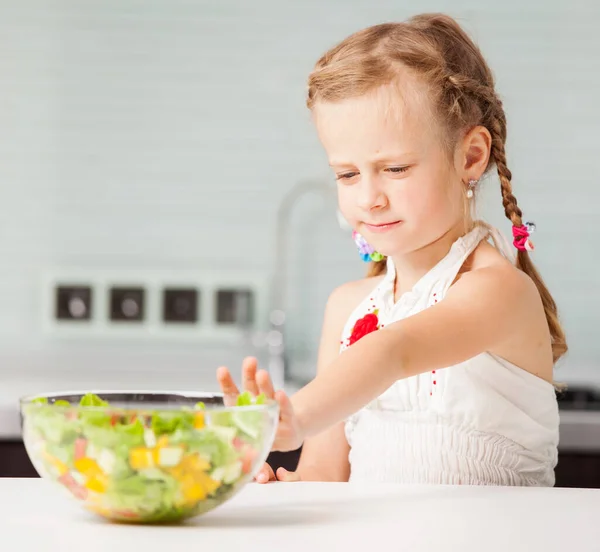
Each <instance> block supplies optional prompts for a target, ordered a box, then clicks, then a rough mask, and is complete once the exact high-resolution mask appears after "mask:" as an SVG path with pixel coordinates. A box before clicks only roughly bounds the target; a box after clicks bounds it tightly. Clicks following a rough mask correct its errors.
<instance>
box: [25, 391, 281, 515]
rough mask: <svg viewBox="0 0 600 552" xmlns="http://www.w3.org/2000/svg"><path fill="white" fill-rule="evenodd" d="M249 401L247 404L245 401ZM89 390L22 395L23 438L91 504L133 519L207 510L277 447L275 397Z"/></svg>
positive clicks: (46, 468) (49, 475)
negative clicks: (257, 399) (231, 402)
mask: <svg viewBox="0 0 600 552" xmlns="http://www.w3.org/2000/svg"><path fill="white" fill-rule="evenodd" d="M248 403H250V404H248ZM238 404H243V405H242V406H225V405H224V400H223V395H220V394H207V393H176V392H154V391H149V392H146V391H138V392H126V391H92V392H86V393H79V392H69V393H53V394H50V395H37V396H29V397H24V398H22V399H21V401H20V412H21V425H22V433H23V442H24V445H25V448H26V450H27V454H28V455H29V458H30V460H31V462H32V464H33V466H34V467H35V469H36V471H37V472H38V473H39V474H40V476H41V477H43V478H46V479H49V480H51V481H54V482H56V483H57V484H58V485H60V487H62V488H63V489H64V490H65V491H66V492H67V493H68V494H69V495H70V496H72V497H74V498H75V499H77V500H78V501H79V502H80V503H81V504H82V505H83V506H84V507H86V508H87V509H89V510H91V511H92V512H95V513H96V514H99V515H101V516H103V517H105V518H108V519H110V520H114V521H121V522H129V523H161V522H162V523H164V522H173V521H180V520H183V519H185V518H190V517H193V516H197V515H200V514H203V513H205V512H208V511H210V510H212V509H214V508H216V507H217V506H219V505H221V504H222V503H224V502H225V501H227V500H229V499H230V498H231V497H233V496H234V495H235V494H236V493H237V492H239V491H240V490H241V489H242V488H243V487H244V485H246V483H248V482H249V481H251V480H252V479H253V477H254V475H255V474H256V472H257V471H258V469H259V468H260V466H261V465H262V464H263V463H264V462H265V460H266V459H267V456H268V454H269V452H270V450H271V446H272V444H273V440H274V437H275V430H276V427H277V420H278V416H279V406H278V404H277V402H275V401H265V402H264V403H262V404H254V402H253V401H251V400H250V398H249V396H246V398H245V401H240V399H238Z"/></svg>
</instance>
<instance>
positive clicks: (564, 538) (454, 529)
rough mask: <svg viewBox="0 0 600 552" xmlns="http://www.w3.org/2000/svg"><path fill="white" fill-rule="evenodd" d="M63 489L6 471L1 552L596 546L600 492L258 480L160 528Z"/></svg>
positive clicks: (459, 551)
mask: <svg viewBox="0 0 600 552" xmlns="http://www.w3.org/2000/svg"><path fill="white" fill-rule="evenodd" d="M57 491H58V489H56V488H53V487H51V486H50V484H49V483H47V482H46V481H42V480H39V479H0V538H1V539H2V541H1V542H2V543H3V544H2V545H1V546H0V548H1V549H2V550H4V549H6V550H11V551H18V552H21V551H23V552H25V551H26V552H29V551H36V550H37V551H40V552H41V551H43V552H54V551H56V552H70V551H73V552H96V551H98V552H100V551H102V552H120V551H127V552H159V551H160V552H166V551H170V550H174V551H186V550H190V551H191V550H194V551H202V552H204V551H211V552H213V551H228V550H232V551H234V550H235V551H237V550H240V551H242V552H254V551H260V552H269V551H271V550H273V551H278V552H279V551H281V552H293V551H301V552H315V551H316V550H327V551H333V552H346V551H349V550H354V549H361V550H365V547H368V550H382V551H383V550H385V551H386V552H387V551H395V550H399V551H400V550H401V551H406V552H421V551H427V552H437V551H452V552H455V551H456V552H483V551H485V552H492V551H500V550H501V551H510V552H517V551H519V552H520V551H527V552H554V551H556V552H558V551H560V552H565V551H569V552H580V551H588V550H589V551H592V550H593V551H600V490H590V489H587V490H586V489H533V488H502V487H496V488H492V487H449V486H448V487H441V486H440V487H437V486H436V487H433V486H423V487H414V486H394V485H367V486H365V485H358V484H348V483H276V484H269V485H258V484H256V483H252V484H250V485H248V486H247V487H246V488H245V489H243V490H242V492H241V493H240V494H238V495H237V496H236V497H234V498H233V499H232V500H231V501H230V502H228V503H226V504H225V505H223V506H221V507H220V508H218V509H216V510H213V511H212V512H210V513H209V514H206V515H205V516H201V517H198V518H196V519H193V520H189V521H188V522H187V523H185V524H184V525H181V526H162V527H161V526H133V525H119V524H113V523H110V522H107V521H104V520H103V519H101V518H98V517H95V516H94V515H93V514H90V513H88V512H87V511H85V510H83V509H82V508H80V506H79V505H78V504H77V503H76V502H75V501H74V500H71V499H70V498H69V497H64V496H63V495H62V494H61V493H60V492H57ZM10 539H14V540H13V541H12V542H11V540H10ZM9 543H10V546H9Z"/></svg>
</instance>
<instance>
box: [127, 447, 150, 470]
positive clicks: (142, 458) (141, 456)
mask: <svg viewBox="0 0 600 552" xmlns="http://www.w3.org/2000/svg"><path fill="white" fill-rule="evenodd" d="M129 464H130V465H131V467H132V468H133V469H134V470H143V469H144V468H152V467H154V464H155V462H154V450H152V449H149V448H146V447H137V448H134V449H131V450H130V451H129Z"/></svg>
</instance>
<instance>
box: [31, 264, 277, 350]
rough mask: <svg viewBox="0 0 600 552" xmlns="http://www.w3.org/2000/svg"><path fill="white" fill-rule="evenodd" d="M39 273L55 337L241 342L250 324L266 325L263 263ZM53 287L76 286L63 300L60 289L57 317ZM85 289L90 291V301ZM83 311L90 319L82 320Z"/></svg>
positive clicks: (45, 322) (47, 324)
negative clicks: (253, 266)
mask: <svg viewBox="0 0 600 552" xmlns="http://www.w3.org/2000/svg"><path fill="white" fill-rule="evenodd" d="M41 280H42V282H41V284H42V287H41V297H40V305H42V310H41V313H40V316H41V319H42V326H43V331H44V333H45V334H46V335H48V336H50V337H51V338H54V339H67V340H79V341H82V342H88V343H89V342H90V340H109V341H110V342H126V341H134V340H135V341H138V342H140V341H144V340H153V341H163V342H165V343H168V342H175V343H176V342H180V343H193V344H197V343H199V342H200V343H202V342H203V343H208V344H210V345H211V346H213V345H214V346H216V345H218V344H222V345H223V346H227V347H229V346H231V344H232V343H236V342H240V343H246V341H245V340H247V339H248V331H249V330H251V331H252V332H261V331H268V329H269V327H270V325H269V293H268V286H269V282H270V279H269V278H268V274H266V273H265V271H264V270H250V269H243V270H241V269H239V268H232V269H230V270H226V269H223V268H222V267H220V268H214V269H210V268H202V269H187V270H186V269H181V268H178V269H177V270H174V269H166V268H164V269H135V268H132V269H114V268H106V269H104V268H100V267H94V268H90V267H77V266H75V267H66V266H63V267H55V268H50V269H48V270H47V271H46V272H45V273H43V274H42V278H41ZM58 288H70V289H72V290H76V291H77V294H80V293H81V295H77V294H76V295H75V300H74V301H71V304H70V306H69V299H73V296H71V295H69V294H68V293H64V292H63V294H62V295H61V297H62V299H61V301H62V303H61V307H60V312H61V314H60V317H61V318H59V299H58ZM80 288H81V289H80ZM85 288H89V290H90V295H89V301H88V296H87V292H86V293H83V291H84V289H85ZM194 295H195V299H194ZM79 299H81V300H82V301H79ZM82 303H83V304H85V308H86V311H85V312H84V308H83V305H82ZM88 305H89V306H88ZM77 316H80V318H76V317H77ZM64 317H69V319H70V320H75V322H69V321H67V318H64ZM86 317H89V320H88V321H87V323H84V322H83V320H84V319H86Z"/></svg>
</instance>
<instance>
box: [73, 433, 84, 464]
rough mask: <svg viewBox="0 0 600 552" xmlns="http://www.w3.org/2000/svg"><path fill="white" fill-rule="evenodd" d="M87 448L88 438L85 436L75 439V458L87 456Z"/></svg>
mask: <svg viewBox="0 0 600 552" xmlns="http://www.w3.org/2000/svg"><path fill="white" fill-rule="evenodd" d="M86 449H87V440H86V439H84V438H83V437H79V438H77V439H76V440H75V460H79V459H80V458H84V457H85V451H86Z"/></svg>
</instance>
